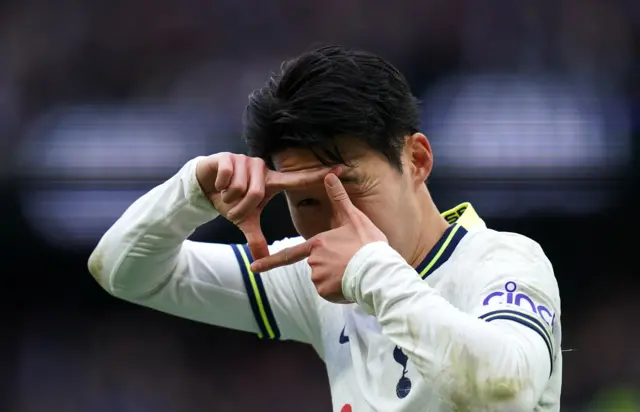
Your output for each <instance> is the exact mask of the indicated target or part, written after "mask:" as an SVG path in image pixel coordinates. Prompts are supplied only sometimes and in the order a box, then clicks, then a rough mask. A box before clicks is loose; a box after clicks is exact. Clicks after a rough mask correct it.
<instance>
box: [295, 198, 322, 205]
mask: <svg viewBox="0 0 640 412" xmlns="http://www.w3.org/2000/svg"><path fill="white" fill-rule="evenodd" d="M318 204H319V202H318V201H317V200H315V199H303V200H301V201H299V202H298V205H297V207H305V206H315V205H318Z"/></svg>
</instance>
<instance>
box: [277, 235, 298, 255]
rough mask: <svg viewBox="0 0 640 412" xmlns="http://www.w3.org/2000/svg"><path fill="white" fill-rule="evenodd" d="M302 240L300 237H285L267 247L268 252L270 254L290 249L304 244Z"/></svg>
mask: <svg viewBox="0 0 640 412" xmlns="http://www.w3.org/2000/svg"><path fill="white" fill-rule="evenodd" d="M304 241H305V240H304V238H303V237H302V236H295V237H286V238H283V239H280V240H276V241H275V242H273V243H272V244H271V245H270V246H269V251H270V252H271V253H276V252H279V251H281V250H283V249H286V248H288V247H292V246H295V245H299V244H300V243H304Z"/></svg>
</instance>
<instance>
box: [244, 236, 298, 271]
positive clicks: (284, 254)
mask: <svg viewBox="0 0 640 412" xmlns="http://www.w3.org/2000/svg"><path fill="white" fill-rule="evenodd" d="M310 255H311V244H310V243H309V242H308V241H307V242H304V243H301V244H299V245H295V246H292V247H288V248H286V249H282V250H281V251H279V252H277V253H274V254H273V255H269V256H265V257H263V258H262V259H258V260H256V261H254V262H253V263H252V264H251V271H252V272H254V273H260V272H266V271H268V270H271V269H275V268H278V267H281V266H287V265H291V264H293V263H296V262H299V261H301V260H303V259H305V258H308V257H309V256H310Z"/></svg>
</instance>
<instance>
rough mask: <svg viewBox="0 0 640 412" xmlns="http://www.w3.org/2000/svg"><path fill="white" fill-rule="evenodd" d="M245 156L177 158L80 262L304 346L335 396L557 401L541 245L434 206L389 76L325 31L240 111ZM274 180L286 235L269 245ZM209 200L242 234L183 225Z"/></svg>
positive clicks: (390, 402) (419, 139)
mask: <svg viewBox="0 0 640 412" xmlns="http://www.w3.org/2000/svg"><path fill="white" fill-rule="evenodd" d="M244 134H245V140H246V141H247V143H248V145H249V152H250V153H249V156H251V157H247V156H244V155H235V154H230V153H218V154H214V155H211V156H208V157H200V158H196V159H193V160H192V161H190V162H188V163H187V164H186V165H185V166H184V167H183V168H182V170H180V171H179V172H178V174H176V175H175V176H174V177H172V178H171V179H169V180H168V181H167V182H165V183H164V184H162V185H160V186H158V187H156V188H155V189H153V190H152V191H150V192H149V193H147V194H146V195H144V196H143V197H142V198H140V199H139V200H138V201H136V202H135V203H134V204H133V205H132V206H131V207H130V208H129V209H128V210H127V211H126V212H125V213H124V215H123V216H122V217H121V218H120V219H119V220H118V221H117V222H116V223H115V224H114V225H113V227H112V228H111V229H110V230H109V231H108V232H107V233H106V234H105V235H104V237H103V238H102V240H101V241H100V243H99V244H98V246H97V247H96V249H95V251H94V252H93V254H92V255H91V258H90V259H89V270H90V271H91V273H92V274H93V276H94V277H95V278H96V279H97V280H98V282H99V283H100V284H101V285H102V287H104V288H105V289H106V290H107V291H109V292H110V293H112V294H113V295H115V296H118V297H120V298H123V299H126V300H129V301H132V302H136V303H139V304H141V305H145V306H148V307H151V308H155V309H158V310H161V311H164V312H167V313H171V314H174V315H177V316H182V317H185V318H189V319H193V320H197V321H201V322H206V323H209V324H213V325H219V326H223V327H229V328H234V329H239V330H245V331H249V332H254V333H258V334H259V336H261V337H263V338H266V339H292V340H296V341H300V342H305V343H309V344H311V345H313V347H314V348H315V350H316V352H317V353H318V354H319V355H320V357H321V358H322V359H323V360H324V362H325V364H326V365H327V371H328V375H329V382H330V385H331V394H332V401H333V409H334V411H343V412H346V411H355V412H364V411H385V412H386V411H403V412H404V411H508V412H517V411H527V412H529V411H557V410H559V398H560V388H561V374H562V355H561V350H560V343H561V329H560V297H559V292H558V286H557V283H556V280H555V277H554V274H553V269H552V267H551V264H550V263H549V261H548V259H547V258H546V257H545V255H544V253H543V251H542V249H541V248H540V246H539V245H538V244H537V243H535V242H534V241H532V240H530V239H528V238H526V237H524V236H521V235H517V234H512V233H502V232H496V231H493V230H490V229H488V228H487V227H486V225H485V224H484V222H483V221H482V220H481V219H480V217H479V216H478V214H477V213H476V212H475V210H474V209H473V207H472V206H471V205H470V204H468V203H463V204H461V205H459V206H458V207H456V208H454V209H452V210H449V211H448V212H445V213H443V214H440V213H439V212H438V210H437V208H436V206H435V204H434V203H433V201H432V199H431V196H430V195H429V191H428V189H427V187H426V185H425V181H426V179H427V177H428V176H429V175H430V173H431V168H432V165H433V156H432V152H431V147H430V145H429V142H428V140H427V138H426V137H425V136H424V135H423V134H421V133H419V131H418V107H417V101H416V99H415V98H414V97H413V96H412V94H411V92H410V90H409V87H408V85H407V83H406V81H405V79H404V78H403V76H402V75H401V74H400V73H399V72H398V71H397V70H396V69H395V68H394V67H393V66H391V65H390V64H389V63H388V62H386V61H385V60H383V59H381V58H380V57H377V56H375V55H372V54H368V53H364V52H357V51H351V50H347V49H344V48H342V47H325V48H321V49H317V50H314V51H311V52H308V53H305V54H303V55H301V56H300V57H298V58H296V59H294V60H291V61H288V62H285V64H284V65H283V66H282V71H281V73H280V74H278V75H276V76H273V77H272V78H271V79H270V80H269V82H268V83H267V85H266V86H265V87H264V88H262V89H260V90H258V91H256V92H255V93H253V94H252V95H251V97H250V100H249V104H248V106H247V110H246V113H245V133H244ZM279 192H284V193H285V195H286V199H287V202H288V205H289V210H290V213H291V217H292V219H293V222H294V225H295V227H296V229H297V231H298V233H299V234H300V237H298V238H293V239H285V240H283V241H280V242H276V243H274V244H273V245H271V246H269V245H267V242H266V241H265V238H264V236H263V234H262V231H261V229H260V212H261V210H262V208H263V207H264V205H265V204H266V203H267V202H268V201H269V200H270V199H271V198H273V196H275V195H276V194H277V193H279ZM219 215H222V216H224V217H226V218H227V219H229V220H230V221H232V222H233V223H235V224H236V225H237V226H238V227H239V228H240V229H241V230H242V232H243V233H244V234H245V236H246V238H247V242H248V244H247V245H223V244H203V243H197V242H193V241H189V240H187V238H188V236H190V234H191V233H193V231H194V230H195V229H196V228H197V227H198V226H200V225H202V224H204V223H206V222H208V221H210V220H211V219H214V218H216V217H217V216H219Z"/></svg>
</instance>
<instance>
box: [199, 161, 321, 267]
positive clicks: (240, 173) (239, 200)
mask: <svg viewBox="0 0 640 412" xmlns="http://www.w3.org/2000/svg"><path fill="white" fill-rule="evenodd" d="M327 173H329V169H328V168H327V169H322V170H317V171H311V172H287V173H280V172H276V171H273V170H270V169H269V168H267V165H266V164H265V163H264V161H263V160H262V159H259V158H255V157H247V156H244V155H237V154H233V153H216V154H214V155H211V156H208V157H206V158H204V159H202V160H200V161H199V162H198V164H197V166H196V177H197V179H198V183H199V184H200V187H201V188H202V191H203V192H204V193H205V195H206V196H207V199H209V201H210V202H211V203H212V204H213V207H215V208H216V210H217V211H218V213H220V214H221V215H222V216H224V217H226V218H227V219H228V220H230V221H231V222H233V223H234V224H235V225H236V226H237V227H238V228H239V229H240V230H241V231H242V233H244V236H245V237H246V239H247V242H248V246H249V250H250V251H251V254H252V255H253V257H254V259H260V258H263V257H265V256H269V248H268V244H267V241H266V239H265V237H264V234H263V233H262V229H261V228H260V214H261V213H262V209H264V206H265V205H266V204H267V202H269V200H271V199H273V197H274V196H275V195H276V194H278V193H280V192H282V191H284V190H287V189H293V188H298V189H300V188H304V187H307V186H310V185H314V184H318V183H319V182H321V181H322V179H323V178H324V177H325V176H326V175H327Z"/></svg>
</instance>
